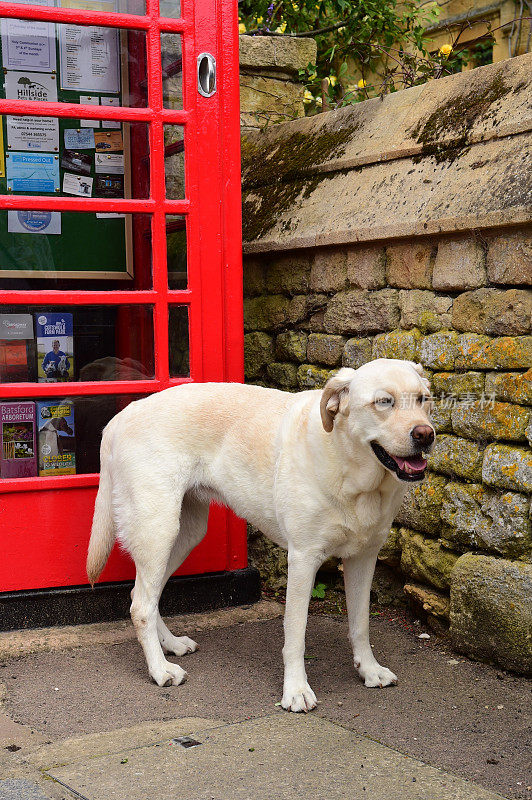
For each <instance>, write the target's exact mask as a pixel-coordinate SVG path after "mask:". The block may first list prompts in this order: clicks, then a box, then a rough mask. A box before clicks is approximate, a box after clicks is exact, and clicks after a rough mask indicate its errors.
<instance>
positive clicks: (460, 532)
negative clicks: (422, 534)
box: [441, 483, 532, 558]
mask: <svg viewBox="0 0 532 800" xmlns="http://www.w3.org/2000/svg"><path fill="white" fill-rule="evenodd" d="M528 505H529V503H528V499H527V498H526V497H525V496H524V495H522V494H517V493H514V492H503V493H500V492H496V491H493V490H490V489H487V488H486V487H484V486H482V485H481V484H463V483H449V484H448V485H447V486H446V487H445V491H444V500H443V505H442V512H441V516H442V520H443V522H444V525H443V527H442V531H441V538H442V540H443V541H445V542H449V544H450V546H451V547H454V548H455V549H457V550H470V549H472V548H475V549H479V550H487V551H488V552H494V553H498V554H500V555H503V556H508V557H510V558H520V557H522V556H525V555H527V554H529V553H530V549H531V543H532V540H531V535H530V533H531V532H530V518H529V513H528Z"/></svg>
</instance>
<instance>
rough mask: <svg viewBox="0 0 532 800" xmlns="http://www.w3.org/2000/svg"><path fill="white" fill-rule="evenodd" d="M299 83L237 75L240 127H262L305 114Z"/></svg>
mask: <svg viewBox="0 0 532 800" xmlns="http://www.w3.org/2000/svg"><path fill="white" fill-rule="evenodd" d="M303 93H304V87H303V86H302V85H301V84H297V83H294V82H292V81H287V80H279V78H276V77H266V76H263V75H241V76H240V122H241V125H242V126H243V128H244V129H245V128H262V127H264V126H265V125H266V124H271V123H274V122H286V121H287V120H288V119H295V118H296V117H303V116H305V106H304V104H303Z"/></svg>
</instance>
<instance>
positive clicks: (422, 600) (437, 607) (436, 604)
mask: <svg viewBox="0 0 532 800" xmlns="http://www.w3.org/2000/svg"><path fill="white" fill-rule="evenodd" d="M404 592H405V594H406V595H407V597H408V598H409V600H411V601H412V603H413V605H414V607H417V608H419V609H422V610H423V611H424V612H425V613H426V614H430V615H432V616H434V617H436V618H437V619H440V620H445V621H448V620H449V614H450V610H451V601H450V599H449V596H448V595H446V594H442V593H441V592H435V591H434V590H433V589H427V587H426V586H420V585H419V584H415V583H405V586H404Z"/></svg>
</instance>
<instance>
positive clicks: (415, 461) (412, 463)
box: [392, 456, 427, 472]
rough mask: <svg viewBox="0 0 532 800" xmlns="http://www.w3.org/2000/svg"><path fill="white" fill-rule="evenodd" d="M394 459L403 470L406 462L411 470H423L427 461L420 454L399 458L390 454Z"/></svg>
mask: <svg viewBox="0 0 532 800" xmlns="http://www.w3.org/2000/svg"><path fill="white" fill-rule="evenodd" d="M392 457H393V459H394V461H396V462H397V465H398V467H399V469H402V470H404V468H405V464H408V466H409V467H410V469H411V470H413V471H414V472H423V470H424V469H425V467H426V466H427V462H426V460H425V459H424V458H421V456H412V457H411V458H399V457H397V456H392Z"/></svg>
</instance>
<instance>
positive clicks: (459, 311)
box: [453, 289, 532, 336]
mask: <svg viewBox="0 0 532 800" xmlns="http://www.w3.org/2000/svg"><path fill="white" fill-rule="evenodd" d="M531 321H532V291H528V290H526V289H508V290H506V291H501V290H500V289H476V290H475V291H472V292H464V293H463V294H460V295H458V297H456V298H455V301H454V303H453V328H456V330H458V331H472V332H473V333H486V334H490V335H491V336H519V335H522V334H526V333H530V330H531Z"/></svg>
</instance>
